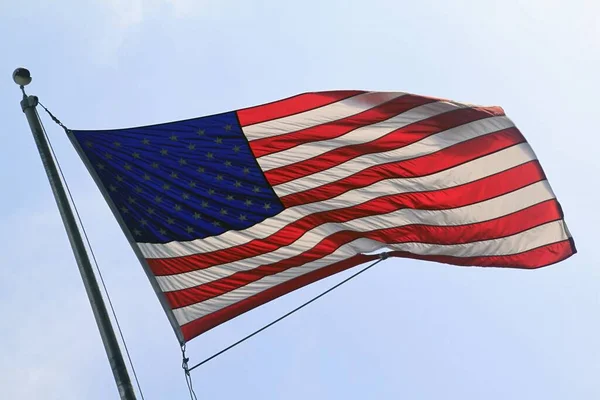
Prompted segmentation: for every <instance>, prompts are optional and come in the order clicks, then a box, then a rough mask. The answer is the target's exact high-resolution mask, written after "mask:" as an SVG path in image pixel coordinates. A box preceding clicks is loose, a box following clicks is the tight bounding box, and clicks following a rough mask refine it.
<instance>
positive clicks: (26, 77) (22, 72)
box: [12, 68, 31, 86]
mask: <svg viewBox="0 0 600 400" xmlns="http://www.w3.org/2000/svg"><path fill="white" fill-rule="evenodd" d="M12 76H13V81H15V83H16V84H17V85H19V86H27V85H29V84H30V83H31V72H29V70H28V69H27V68H17V69H15V71H14V72H13V75H12Z"/></svg>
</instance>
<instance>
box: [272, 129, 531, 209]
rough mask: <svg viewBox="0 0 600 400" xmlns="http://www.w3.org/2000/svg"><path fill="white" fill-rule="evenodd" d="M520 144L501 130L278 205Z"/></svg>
mask: <svg viewBox="0 0 600 400" xmlns="http://www.w3.org/2000/svg"><path fill="white" fill-rule="evenodd" d="M523 141H525V139H524V138H523V136H522V135H521V132H519V130H518V129H517V128H509V129H505V130H502V131H499V132H495V133H492V134H489V135H484V136H480V137H477V138H474V139H471V140H467V141H465V142H461V143H458V144H455V145H453V146H450V147H448V148H445V149H443V150H440V151H438V152H436V153H432V154H428V155H426V156H422V157H418V158H414V159H410V160H402V161H398V162H392V163H388V164H379V165H376V166H373V167H370V168H366V169H364V170H362V171H358V172H357V173H356V174H354V175H350V176H348V177H345V178H343V179H340V180H338V181H335V182H331V183H327V184H325V185H321V186H317V187H315V188H312V189H308V190H305V191H303V192H298V193H292V194H289V195H287V196H283V197H281V202H282V203H283V204H284V205H285V206H286V207H294V206H297V205H300V204H308V203H313V202H317V201H323V200H327V199H332V198H334V197H337V196H339V195H341V194H343V193H345V192H348V191H350V190H353V189H356V188H359V187H365V186H369V185H372V184H374V183H377V182H379V181H382V180H385V179H394V178H414V177H422V176H427V175H431V174H434V173H437V172H440V171H444V170H446V169H449V168H452V167H455V166H458V165H461V164H464V163H466V162H469V161H472V160H474V159H476V158H479V157H483V156H485V155H488V154H491V153H493V152H495V151H498V150H502V149H505V148H507V147H510V146H512V145H515V144H517V143H521V142H523Z"/></svg>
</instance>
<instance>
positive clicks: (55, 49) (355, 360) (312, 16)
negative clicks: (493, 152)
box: [0, 0, 600, 400]
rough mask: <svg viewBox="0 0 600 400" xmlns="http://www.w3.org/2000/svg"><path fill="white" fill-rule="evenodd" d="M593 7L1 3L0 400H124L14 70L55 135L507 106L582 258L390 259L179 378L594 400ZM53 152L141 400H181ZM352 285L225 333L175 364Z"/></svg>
mask: <svg viewBox="0 0 600 400" xmlns="http://www.w3.org/2000/svg"><path fill="white" fill-rule="evenodd" d="M599 12H600V3H598V2H597V1H595V0H587V1H586V0H569V1H566V0H564V1H558V0H520V1H518V0H504V1H492V0H485V1H481V0H472V1H470V0H454V1H451V2H445V1H432V0H421V1H410V2H409V1H404V0H389V1H384V0H369V1H358V0H344V1H341V0H340V1H337V0H321V1H312V0H302V1H285V2H284V1H276V0H262V1H260V0H257V1H252V2H250V1H247V2H242V1H237V2H236V1H231V0H131V1H125V0H123V1H121V0H95V1H94V0H55V1H52V2H50V1H44V0H28V1H26V2H15V1H9V0H0V37H2V40H0V54H1V57H0V67H1V68H0V72H1V74H0V78H1V79H0V110H1V111H0V116H1V119H2V128H1V129H0V136H1V140H2V143H3V146H2V152H1V157H0V182H1V185H2V186H1V187H2V195H1V196H0V248H1V251H0V315H1V316H2V322H0V354H1V357H0V398H3V399H18V398H19V399H26V398H43V399H47V400H53V399H61V400H68V399H89V400H95V399H113V398H114V399H116V398H118V395H117V391H116V388H115V385H114V382H113V378H112V374H111V372H110V369H109V367H108V362H107V359H106V356H105V353H104V349H103V347H102V344H101V340H100V336H99V334H98V331H97V328H96V325H95V322H94V319H93V316H92V312H91V309H90V306H89V303H88V300H87V297H86V295H85V292H84V288H83V284H82V282H81V278H80V276H79V272H78V270H77V267H76V264H75V261H74V258H73V255H72V253H71V250H70V247H69V244H68V241H67V237H66V235H65V232H64V228H63V226H62V222H61V220H60V217H59V214H58V211H57V208H56V204H55V202H54V199H53V197H52V193H51V191H50V187H49V185H48V182H47V178H46V175H45V173H44V170H43V168H42V164H41V162H40V159H39V156H38V154H37V150H36V148H35V145H34V142H33V139H32V137H31V134H30V132H29V129H28V126H27V124H26V120H25V117H24V116H23V114H22V112H21V110H20V106H19V100H20V93H19V90H18V87H17V86H16V85H15V84H14V83H13V82H12V80H11V74H12V71H13V70H14V68H16V67H19V66H25V67H27V68H29V69H30V70H31V72H32V75H33V83H32V84H31V85H30V86H29V87H28V91H29V93H30V94H35V95H37V96H39V98H40V100H41V101H42V103H44V105H46V106H47V107H49V108H50V109H51V110H52V111H53V112H54V113H55V114H56V115H57V116H58V117H59V118H60V119H61V120H62V121H63V122H64V123H65V124H66V125H67V126H68V127H70V128H73V129H110V128H122V127H133V126H139V125H148V124H153V123H160V122H167V121H174V120H178V119H185V118H192V117H198V116H202V115H209V114H213V113H217V112H223V111H229V110H235V109H238V108H242V107H247V106H252V105H257V104H261V103H264V102H269V101H272V100H277V99H280V98H284V97H288V96H290V95H294V94H297V93H301V92H306V91H319V90H332V89H363V90H385V91H405V92H411V93H416V94H422V95H429V96H436V97H443V98H448V99H453V100H456V101H463V102H468V103H474V104H481V105H499V106H502V107H503V108H504V110H505V111H506V113H507V115H508V116H509V117H510V118H511V119H512V120H513V121H514V122H515V123H516V125H517V126H518V127H519V128H520V130H521V131H522V132H523V134H524V135H525V137H526V138H527V139H528V141H529V142H530V143H531V145H532V147H533V148H534V150H535V151H536V154H537V156H538V158H539V159H540V161H541V163H542V166H543V167H544V169H545V171H546V173H547V175H548V177H549V180H550V183H551V185H552V187H553V189H554V191H555V193H556V194H557V197H558V199H559V201H560V202H561V204H562V206H563V209H564V212H565V217H566V221H567V224H568V226H569V229H570V231H571V233H572V234H573V236H574V238H575V243H576V245H577V248H578V251H579V253H578V254H576V255H575V256H573V257H572V258H570V259H568V260H566V261H564V262H562V263H559V264H556V265H553V266H550V267H547V268H543V269H539V270H535V271H522V270H510V269H493V268H489V269H484V268H466V267H453V266H448V265H442V264H436V263H431V262H420V261H415V260H404V259H391V260H387V261H385V262H383V263H381V264H379V265H378V266H377V267H375V268H373V269H371V270H369V271H368V272H366V273H365V274H363V275H361V276H360V277H359V278H357V279H355V280H353V281H351V282H350V283H348V284H346V285H344V286H343V287H341V288H340V289H337V290H335V291H334V292H332V293H331V294H329V295H327V296H326V297H324V298H323V299H321V300H319V301H318V302H316V303H314V304H312V305H310V306H309V307H307V308H305V309H303V310H302V311H300V312H299V313H297V314H295V315H294V316H292V317H290V318H288V319H286V320H285V321H283V322H281V323H279V324H277V325H276V326H274V327H272V328H270V329H269V330H267V331H265V332H263V333H261V334H260V335H258V336H256V337H255V338H253V339H251V340H249V341H248V342H246V343H244V344H243V345H241V346H239V347H237V348H235V349H234V350H231V351H230V352H228V353H226V354H224V355H222V356H221V357H219V358H217V359H215V360H213V361H211V362H210V363H208V364H206V365H204V366H202V367H200V368H198V369H196V370H195V371H193V372H192V376H193V379H194V387H195V389H196V393H197V395H198V397H199V398H200V399H214V398H219V399H229V398H250V399H257V398H261V399H290V400H294V399H306V398H311V399H337V398H344V399H365V398H369V399H440V398H443V399H461V400H465V399H482V398H484V399H486V400H500V399H502V400H504V399H515V400H517V399H532V398H534V399H545V400H554V399H594V398H600V380H598V376H600V312H599V309H600V291H599V288H600V268H599V267H600V262H599V261H598V257H597V254H595V253H594V249H595V248H596V246H598V244H597V238H598V234H597V231H596V229H595V228H596V227H597V226H598V224H600V217H599V216H598V214H599V213H598V212H597V211H596V209H595V207H596V200H595V199H597V197H598V195H599V194H600V191H599V190H598V188H597V183H598V179H597V176H599V175H600V161H598V151H597V149H598V146H599V145H600V139H598V134H597V133H598V132H597V129H598V127H597V123H596V122H595V121H596V119H597V102H598V100H597V96H596V92H597V91H598V89H599V88H600V78H598V71H600V24H598V23H597V15H598V13H599ZM42 118H43V122H44V123H45V126H46V128H47V130H48V133H49V135H50V137H51V140H52V143H53V145H54V146H55V149H56V152H57V154H58V157H59V160H60V163H61V165H62V168H63V169H64V171H65V175H66V178H67V181H68V183H69V185H70V188H71V190H72V192H73V196H74V198H75V201H76V203H77V205H78V208H79V211H80V213H81V216H82V218H83V221H84V224H85V227H86V229H87V232H88V234H89V237H90V240H91V242H92V245H93V248H94V250H95V254H96V256H97V259H98V262H99V264H100V267H101V269H102V272H103V274H104V278H105V280H106V283H107V285H108V289H109V291H110V294H111V298H112V300H113V303H114V305H115V308H116V310H117V313H118V316H119V320H120V323H121V327H122V329H123V332H124V335H125V338H126V340H127V344H128V347H129V350H130V352H131V355H132V358H133V362H134V364H135V367H136V370H137V375H138V377H139V380H140V383H141V385H142V389H143V391H144V396H145V398H146V399H148V400H150V399H185V398H187V396H188V394H187V387H186V385H185V380H184V376H183V372H182V370H181V354H180V350H179V345H178V343H177V340H176V338H175V335H174V333H173V331H172V329H171V327H170V325H169V323H168V321H167V318H166V316H165V315H164V313H163V311H162V309H161V307H160V304H159V302H158V300H157V298H156V296H155V294H154V292H153V291H152V289H151V287H150V284H149V282H148V280H147V278H146V276H145V274H144V272H143V270H142V268H141V266H140V265H139V264H138V261H137V259H136V258H135V256H134V254H133V252H132V250H131V248H130V246H129V244H128V243H127V241H126V239H125V237H124V235H123V234H122V232H121V230H120V228H119V227H118V225H117V222H116V220H115V219H114V217H113V216H112V214H111V213H110V211H109V209H108V206H107V205H106V203H105V202H104V200H103V199H102V196H101V195H100V192H99V191H98V189H97V187H96V186H95V184H94V183H93V181H92V179H91V177H90V176H89V174H88V172H87V171H86V170H85V168H84V166H83V164H82V162H81V160H80V159H79V158H78V156H77V154H76V153H75V150H74V149H73V147H72V145H71V144H70V143H69V142H68V140H67V138H66V137H65V135H64V132H63V131H62V130H61V129H60V128H59V127H57V126H56V125H54V124H53V123H52V121H51V120H50V119H49V118H47V116H45V115H42ZM356 270H357V269H356V268H355V269H352V270H349V271H346V272H344V273H341V274H338V275H335V276H333V277H330V278H328V279H325V280H323V281H320V282H318V283H315V284H313V285H311V286H309V287H305V288H303V289H301V290H298V291H296V292H294V293H291V294H289V295H287V296H284V297H282V298H280V299H278V300H276V301H274V302H271V303H269V304H267V305H264V306H262V307H260V308H258V309H255V310H253V311H251V312H249V313H246V314H244V315H243V316H240V317H238V318H236V319H234V320H232V321H230V322H228V323H226V324H223V325H221V326H219V327H217V328H215V329H213V330H211V331H209V332H207V333H206V334H203V335H201V336H200V337H197V338H196V339H194V340H192V341H191V342H190V343H189V344H188V355H189V356H190V359H191V360H190V363H194V362H198V361H201V360H202V359H203V358H204V357H206V356H209V355H211V354H212V353H213V352H215V351H218V350H220V349H221V348H223V347H225V346H227V345H229V344H230V343H231V342H233V341H235V340H237V339H239V338H241V337H242V336H244V335H246V334H248V333H250V332H252V331H253V330H254V329H257V328H259V327H261V326H262V325H264V324H265V323H267V322H270V321H271V320H272V319H274V318H277V317H278V316H280V315H281V314H283V313H285V312H287V311H288V310H290V309H292V308H294V307H295V306H297V305H299V304H301V303H302V302H304V301H306V300H308V299H309V298H311V297H312V296H314V295H316V294H318V293H320V292H321V291H323V290H324V289H326V288H328V287H329V286H331V285H333V284H334V283H336V282H338V281H340V280H342V279H343V278H344V277H347V276H348V275H349V274H351V273H353V272H355V271H356Z"/></svg>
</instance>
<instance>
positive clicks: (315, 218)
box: [148, 161, 544, 276]
mask: <svg viewBox="0 0 600 400" xmlns="http://www.w3.org/2000/svg"><path fill="white" fill-rule="evenodd" d="M542 179H544V173H543V171H542V169H541V167H540V165H539V163H538V162H537V161H531V162H529V163H526V164H523V165H521V166H517V167H515V168H512V169H509V170H507V171H504V172H502V173H500V174H496V175H492V176H489V177H486V178H484V179H480V180H478V181H475V182H471V183H468V184H465V185H461V186H455V187H451V188H447V189H442V190H437V191H431V192H415V193H400V194H395V195H394V194H393V195H389V196H383V197H379V198H374V199H372V200H370V201H367V202H365V203H363V204H357V205H349V207H346V208H341V209H335V210H329V211H322V212H318V213H314V214H310V215H307V216H305V217H303V218H301V219H298V220H296V221H294V222H292V223H290V224H289V225H287V226H284V227H282V228H281V229H280V230H279V231H277V232H276V233H274V234H272V235H271V236H269V237H267V238H265V239H254V240H252V241H250V242H248V243H245V244H242V245H239V246H234V247H230V248H227V249H223V250H217V251H213V252H209V253H203V254H196V255H190V256H185V257H177V258H164V259H160V258H153V259H148V265H149V266H150V268H151V270H152V272H153V273H154V274H155V275H158V276H161V275H173V274H179V273H182V272H189V271H194V270H197V269H203V268H208V267H211V266H214V265H219V264H224V263H226V262H232V261H238V260H242V259H244V258H248V257H253V256H256V255H259V254H262V253H266V252H269V251H273V250H276V249H277V248H279V247H281V246H287V245H289V244H291V243H293V242H294V241H295V240H297V239H298V238H299V237H300V236H302V235H303V234H304V233H305V232H306V231H308V230H310V229H312V228H314V227H316V226H319V225H321V224H323V223H326V222H338V223H341V222H345V221H349V220H352V219H356V218H360V217H365V216H369V215H376V214H381V213H384V212H392V211H394V210H397V209H400V208H420V209H447V208H455V207H460V206H463V205H467V204H472V203H475V202H479V201H483V200H486V199H490V198H493V197H496V196H499V195H501V194H503V193H507V192H510V191H513V190H516V189H518V188H521V187H524V186H527V185H528V184H531V183H533V182H536V181H539V180H542Z"/></svg>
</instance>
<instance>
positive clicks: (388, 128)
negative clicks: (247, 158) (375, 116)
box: [258, 101, 466, 172]
mask: <svg viewBox="0 0 600 400" xmlns="http://www.w3.org/2000/svg"><path fill="white" fill-rule="evenodd" d="M464 107H466V106H457V105H456V104H453V103H448V102H445V101H440V102H436V103H429V104H424V105H422V106H419V107H415V108H413V109H412V110H408V111H406V112H403V113H402V114H399V115H396V116H394V117H392V118H389V119H387V120H385V121H381V122H377V123H375V124H372V125H366V126H362V127H360V128H358V129H355V130H353V131H351V132H348V133H347V134H345V135H342V136H339V137H336V138H333V139H329V140H322V141H319V142H310V143H306V144H303V145H300V146H296V147H293V148H291V149H289V150H285V151H281V152H278V153H273V154H269V155H266V156H263V157H260V158H258V164H259V165H260V167H261V168H262V170H263V171H265V172H266V171H269V170H272V169H274V168H280V167H284V166H286V165H290V164H294V163H296V162H298V161H303V160H306V159H309V158H313V157H317V156H319V155H321V154H324V153H327V152H328V151H331V150H333V149H337V148H340V147H345V146H350V145H355V144H364V143H367V142H371V141H373V140H376V139H379V138H381V137H383V136H385V135H387V134H388V133H390V132H393V131H395V130H397V129H401V128H403V127H405V126H407V125H410V124H413V123H415V122H419V121H422V120H424V119H427V118H431V117H434V116H436V115H440V114H444V113H446V112H448V111H452V110H456V109H459V108H464Z"/></svg>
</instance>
